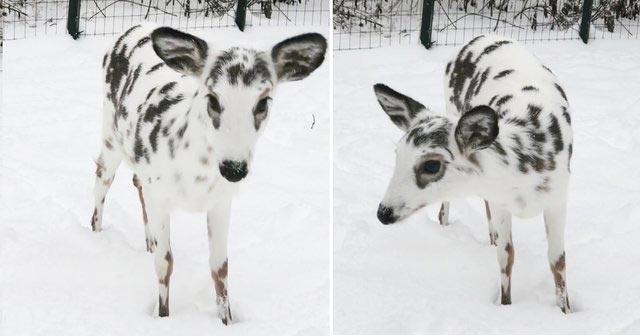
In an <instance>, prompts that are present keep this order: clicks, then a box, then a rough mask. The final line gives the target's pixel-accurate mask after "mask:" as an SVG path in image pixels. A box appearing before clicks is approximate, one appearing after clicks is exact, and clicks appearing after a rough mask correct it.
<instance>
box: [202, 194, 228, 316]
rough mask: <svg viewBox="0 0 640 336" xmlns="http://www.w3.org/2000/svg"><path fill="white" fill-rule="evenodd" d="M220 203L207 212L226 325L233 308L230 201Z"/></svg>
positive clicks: (212, 263)
mask: <svg viewBox="0 0 640 336" xmlns="http://www.w3.org/2000/svg"><path fill="white" fill-rule="evenodd" d="M223 203H224V204H222V205H218V206H217V207H216V208H215V209H213V210H211V211H209V212H208V213H207V232H208V236H209V266H210V269H211V278H212V280H213V284H214V287H215V291H216V305H217V308H218V317H219V318H220V320H221V321H222V323H224V324H225V325H229V324H231V321H232V317H231V308H230V306H229V296H228V292H227V275H228V274H229V263H228V259H227V234H228V230H229V208H230V206H231V204H230V200H229V202H223Z"/></svg>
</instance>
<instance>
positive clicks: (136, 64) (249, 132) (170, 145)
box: [91, 24, 326, 324]
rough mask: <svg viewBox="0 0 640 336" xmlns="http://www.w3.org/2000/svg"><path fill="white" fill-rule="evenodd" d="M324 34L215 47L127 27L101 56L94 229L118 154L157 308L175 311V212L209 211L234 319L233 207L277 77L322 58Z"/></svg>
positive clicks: (221, 307)
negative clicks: (135, 201) (138, 217)
mask: <svg viewBox="0 0 640 336" xmlns="http://www.w3.org/2000/svg"><path fill="white" fill-rule="evenodd" d="M325 50H326V41H325V39H324V38H323V37H322V36H321V35H319V34H304V35H300V36H297V37H293V38H290V39H287V40H285V41H282V42H280V43H279V44H277V45H276V46H274V47H273V49H272V50H271V51H258V50H254V49H251V48H240V47H234V48H229V49H224V50H220V49H216V48H215V45H211V44H209V43H207V42H205V41H204V40H201V39H200V38H198V37H196V36H193V35H189V34H186V33H182V32H180V31H177V30H174V29H171V28H167V27H157V26H155V25H150V24H144V25H137V26H133V27H132V28H130V29H129V30H128V31H127V32H125V33H124V34H123V35H122V36H120V38H119V39H118V40H117V42H116V43H115V45H114V46H113V47H112V48H111V50H110V51H109V52H108V53H107V54H106V55H105V57H104V59H103V68H104V73H105V77H104V79H105V99H104V109H103V129H102V148H101V152H100V156H99V157H98V160H97V167H98V168H97V170H96V182H95V189H94V196H95V202H96V203H95V204H96V206H95V210H94V214H93V217H92V219H91V226H92V229H93V230H94V231H100V230H101V228H102V209H103V205H104V201H105V196H106V193H107V191H108V189H109V187H110V185H111V183H112V181H113V176H114V174H115V171H116V169H117V167H118V165H119V164H120V162H121V161H123V160H124V161H125V162H126V164H127V165H128V166H129V167H130V168H131V169H132V170H133V171H134V173H135V175H134V178H133V183H134V185H135V187H136V188H137V189H138V194H139V197H140V202H141V204H142V211H143V220H144V224H145V234H146V243H147V250H148V251H150V252H155V269H156V274H157V276H158V283H159V306H158V307H159V309H158V311H159V315H160V316H167V315H169V282H170V278H171V273H172V271H173V256H172V253H171V247H170V239H169V225H170V223H169V214H170V212H171V211H172V210H174V209H183V210H187V211H206V212H207V228H208V238H209V246H210V255H209V262H210V268H211V277H212V279H213V282H214V287H215V291H216V302H217V305H218V316H219V317H220V319H221V320H222V322H223V323H225V324H227V323H230V322H231V311H230V308H229V301H228V293H227V274H228V261H227V232H228V226H229V209H230V206H231V200H232V198H233V195H234V193H235V192H236V191H237V188H238V184H237V182H239V181H240V180H242V179H243V178H244V177H245V176H246V175H247V174H248V172H249V169H250V167H251V159H252V157H253V153H254V152H255V144H256V141H257V138H258V136H259V135H260V134H261V133H262V131H263V129H264V127H265V125H266V123H267V119H268V116H269V111H268V110H269V105H270V101H271V100H272V97H273V96H274V94H275V89H276V86H277V84H278V83H280V82H285V81H295V80H300V79H303V78H305V77H306V76H308V75H309V74H310V73H311V72H313V71H314V70H315V69H316V68H317V67H318V66H320V64H321V63H322V62H323V59H324V54H325Z"/></svg>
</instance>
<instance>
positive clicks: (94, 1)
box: [93, 0, 151, 19]
mask: <svg viewBox="0 0 640 336" xmlns="http://www.w3.org/2000/svg"><path fill="white" fill-rule="evenodd" d="M149 1H151V0H149ZM93 3H94V4H95V5H96V8H98V10H99V11H100V13H102V16H104V17H107V15H106V14H105V13H104V12H103V11H102V9H100V6H98V3H97V2H96V0H93ZM145 19H146V18H145Z"/></svg>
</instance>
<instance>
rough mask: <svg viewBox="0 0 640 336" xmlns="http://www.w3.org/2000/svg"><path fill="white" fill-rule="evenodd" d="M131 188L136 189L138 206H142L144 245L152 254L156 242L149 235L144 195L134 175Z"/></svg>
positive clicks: (138, 180)
mask: <svg viewBox="0 0 640 336" xmlns="http://www.w3.org/2000/svg"><path fill="white" fill-rule="evenodd" d="M133 186H135V187H136V189H138V197H139V198H140V205H141V206H142V221H143V222H144V237H145V243H146V245H147V252H151V253H153V252H154V251H155V249H156V245H157V244H158V241H157V239H156V238H155V237H154V236H153V235H152V234H151V230H149V217H148V216H147V208H146V206H145V204H144V194H143V192H142V184H141V183H140V179H139V178H138V175H136V174H133Z"/></svg>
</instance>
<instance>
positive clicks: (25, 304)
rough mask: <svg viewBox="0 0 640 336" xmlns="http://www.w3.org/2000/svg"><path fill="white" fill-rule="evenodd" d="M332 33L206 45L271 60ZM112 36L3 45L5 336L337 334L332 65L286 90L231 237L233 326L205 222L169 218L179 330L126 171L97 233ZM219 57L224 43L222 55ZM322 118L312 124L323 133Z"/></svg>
mask: <svg viewBox="0 0 640 336" xmlns="http://www.w3.org/2000/svg"><path fill="white" fill-rule="evenodd" d="M309 31H318V32H321V33H323V32H324V33H325V34H326V33H328V29H327V27H326V26H325V27H310V26H306V27H287V28H286V29H284V28H275V27H274V28H265V27H260V28H249V29H247V31H246V32H245V33H241V32H238V31H237V30H236V29H234V28H229V29H213V30H208V31H206V32H203V33H202V34H203V35H204V36H207V37H208V38H209V40H210V41H216V45H222V44H231V43H243V44H251V41H257V42H254V44H256V43H257V45H258V46H261V47H263V48H267V47H269V46H271V45H273V44H275V43H277V42H279V41H281V40H282V39H285V38H287V37H290V36H293V35H295V34H298V33H304V32H309ZM114 38H115V37H106V38H105V37H83V38H81V39H80V40H78V41H73V40H71V38H69V37H65V36H56V37H46V38H43V37H38V38H32V39H26V40H16V41H7V42H6V45H5V46H4V47H5V48H4V52H5V55H4V62H5V63H4V73H3V75H4V79H3V80H4V83H5V86H4V101H3V103H2V107H1V108H2V115H3V116H2V128H1V132H0V134H1V137H2V138H1V143H2V147H1V155H0V157H1V158H2V163H1V166H0V168H1V170H0V171H1V174H2V175H1V176H0V178H1V179H2V187H1V188H2V190H1V192H0V195H1V196H0V197H1V201H0V213H1V218H0V225H1V226H0V265H2V267H1V271H0V274H1V275H0V289H1V292H0V334H3V335H161V334H166V335H178V334H179V335H201V334H212V335H265V334H266V335H326V333H327V331H328V330H329V309H328V304H329V297H330V295H329V260H330V248H329V225H328V223H329V215H330V208H329V202H330V201H329V194H330V190H329V183H330V181H329V174H330V170H329V155H330V153H329V146H328V143H329V140H330V137H329V126H330V125H329V120H330V119H329V94H330V92H329V74H330V72H329V65H328V62H326V63H325V64H323V65H322V67H321V68H320V69H318V70H317V71H316V72H314V73H313V74H312V75H311V76H310V77H309V78H307V79H305V80H303V81H299V82H293V83H286V84H282V86H280V87H279V91H278V95H277V97H276V98H275V99H274V104H273V108H272V111H273V115H272V117H271V118H272V119H271V121H270V122H269V125H268V127H267V129H266V132H265V134H264V135H263V137H262V139H261V140H259V144H258V151H257V153H256V156H255V157H254V167H253V169H252V172H251V174H250V176H249V177H248V181H247V182H246V184H245V185H244V187H243V188H242V190H241V192H240V195H239V197H237V198H236V200H235V202H234V205H233V208H232V213H231V228H230V237H229V269H230V270H229V296H230V301H231V309H232V314H233V316H234V318H235V323H234V324H233V325H232V326H230V327H226V326H224V325H222V323H221V322H220V321H219V320H218V319H217V318H216V317H215V298H214V294H213V284H212V280H211V278H210V273H209V272H210V271H209V266H208V242H207V236H206V224H205V215H204V214H188V213H174V214H172V231H173V232H172V249H173V253H174V260H175V268H174V272H173V277H172V281H171V295H170V297H171V298H170V307H171V316H169V317H168V318H162V319H160V318H158V317H155V316H152V311H153V310H154V308H155V306H156V305H157V301H158V298H157V280H156V276H155V272H154V268H153V256H152V255H151V254H149V253H147V252H145V243H144V230H143V224H142V218H141V217H142V215H141V210H140V207H139V202H138V199H137V193H136V190H135V188H134V187H133V186H132V183H131V177H132V173H131V172H130V171H129V170H128V169H127V168H126V167H125V166H124V165H122V166H121V168H120V170H119V171H118V173H117V176H116V179H115V182H114V184H113V187H112V188H111V191H110V193H109V194H108V195H107V202H106V209H105V217H104V225H105V229H104V231H103V232H102V233H98V234H96V233H92V232H91V230H90V228H89V220H90V217H91V214H92V211H93V193H92V188H93V177H94V171H95V164H94V162H93V159H94V158H95V157H96V156H97V154H98V145H99V137H100V134H99V133H100V132H99V130H100V127H101V124H100V123H101V112H100V107H101V105H102V103H101V102H102V79H101V78H102V75H101V70H100V62H101V60H102V55H103V52H104V51H105V50H106V48H107V47H108V45H109V44H110V43H111V42H112V40H113V39H114ZM218 43H220V44H218ZM314 118H315V125H314V126H313V128H311V125H312V123H313V120H314Z"/></svg>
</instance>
